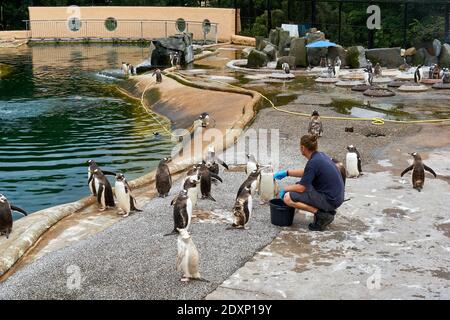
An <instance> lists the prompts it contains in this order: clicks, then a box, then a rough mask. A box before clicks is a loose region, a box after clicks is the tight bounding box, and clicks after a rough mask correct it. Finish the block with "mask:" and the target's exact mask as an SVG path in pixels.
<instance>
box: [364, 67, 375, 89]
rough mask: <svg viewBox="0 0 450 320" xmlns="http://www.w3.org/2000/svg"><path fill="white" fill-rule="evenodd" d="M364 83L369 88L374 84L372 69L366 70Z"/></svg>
mask: <svg viewBox="0 0 450 320" xmlns="http://www.w3.org/2000/svg"><path fill="white" fill-rule="evenodd" d="M364 83H365V84H366V85H368V86H371V85H372V84H373V73H372V71H371V69H368V68H365V69H364Z"/></svg>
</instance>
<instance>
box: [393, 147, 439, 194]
mask: <svg viewBox="0 0 450 320" xmlns="http://www.w3.org/2000/svg"><path fill="white" fill-rule="evenodd" d="M411 155H412V156H413V157H414V163H413V164H412V165H410V166H409V167H408V168H406V169H405V170H403V172H402V173H401V175H400V177H403V175H404V174H405V173H407V172H408V171H410V170H412V171H413V172H412V184H413V188H414V189H416V190H417V191H419V192H420V191H421V190H422V189H423V185H424V183H425V170H426V171H428V172H429V173H431V174H432V175H433V176H434V177H435V178H436V177H437V175H436V172H434V170H433V169H431V168H430V167H428V166H426V165H425V164H424V163H423V162H422V157H421V156H420V154H418V153H417V152H413V153H411Z"/></svg>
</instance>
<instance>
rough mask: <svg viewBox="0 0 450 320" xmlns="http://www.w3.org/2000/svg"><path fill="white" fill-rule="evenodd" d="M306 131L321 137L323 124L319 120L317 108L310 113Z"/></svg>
mask: <svg viewBox="0 0 450 320" xmlns="http://www.w3.org/2000/svg"><path fill="white" fill-rule="evenodd" d="M308 133H309V134H313V135H315V136H317V137H321V136H322V135H323V125H322V121H321V120H320V115H319V112H318V111H317V110H314V111H313V112H312V114H311V120H310V121H309V126H308Z"/></svg>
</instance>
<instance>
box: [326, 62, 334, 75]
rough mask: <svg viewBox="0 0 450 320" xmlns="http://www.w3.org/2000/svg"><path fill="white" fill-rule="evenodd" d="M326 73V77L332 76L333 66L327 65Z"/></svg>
mask: <svg viewBox="0 0 450 320" xmlns="http://www.w3.org/2000/svg"><path fill="white" fill-rule="evenodd" d="M327 75H328V78H334V76H335V71H334V67H333V66H332V65H331V64H329V65H328V69H327Z"/></svg>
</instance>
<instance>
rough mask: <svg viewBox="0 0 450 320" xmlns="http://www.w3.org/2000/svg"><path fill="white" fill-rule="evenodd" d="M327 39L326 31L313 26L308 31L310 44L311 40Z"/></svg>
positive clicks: (307, 40)
mask: <svg viewBox="0 0 450 320" xmlns="http://www.w3.org/2000/svg"><path fill="white" fill-rule="evenodd" d="M318 40H325V33H323V32H322V31H318V30H317V29H316V28H311V29H310V30H309V32H308V33H306V43H307V44H310V43H311V42H314V41H318Z"/></svg>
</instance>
